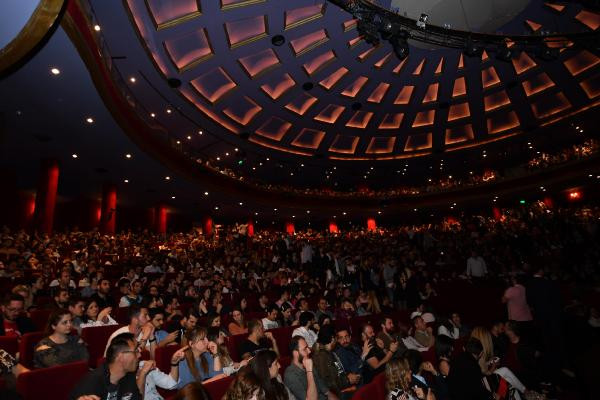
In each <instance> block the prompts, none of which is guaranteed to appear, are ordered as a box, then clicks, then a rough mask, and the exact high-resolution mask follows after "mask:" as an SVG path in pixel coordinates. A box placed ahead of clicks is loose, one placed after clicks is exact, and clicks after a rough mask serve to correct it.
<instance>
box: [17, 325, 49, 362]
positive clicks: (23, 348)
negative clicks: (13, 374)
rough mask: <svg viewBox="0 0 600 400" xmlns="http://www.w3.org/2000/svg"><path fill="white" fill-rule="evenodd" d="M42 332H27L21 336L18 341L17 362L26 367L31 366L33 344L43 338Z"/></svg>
mask: <svg viewBox="0 0 600 400" xmlns="http://www.w3.org/2000/svg"><path fill="white" fill-rule="evenodd" d="M44 336H45V334H44V332H29V333H26V334H24V335H23V336H21V341H20V342H19V363H21V364H23V365H24V366H26V367H27V368H29V369H31V368H33V353H34V351H35V345H36V344H38V342H39V341H40V340H42V339H43V338H44Z"/></svg>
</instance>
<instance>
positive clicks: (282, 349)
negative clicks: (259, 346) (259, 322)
mask: <svg viewBox="0 0 600 400" xmlns="http://www.w3.org/2000/svg"><path fill="white" fill-rule="evenodd" d="M296 328H298V327H297V326H285V327H283V328H277V329H271V330H269V331H268V332H271V333H272V334H273V338H275V341H276V342H277V348H278V349H279V355H280V356H281V357H289V356H290V340H291V339H292V332H294V329H296Z"/></svg>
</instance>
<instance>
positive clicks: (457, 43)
mask: <svg viewBox="0 0 600 400" xmlns="http://www.w3.org/2000/svg"><path fill="white" fill-rule="evenodd" d="M329 1H330V2H331V3H334V4H336V5H337V6H339V7H341V8H342V9H344V10H346V11H348V12H349V13H350V14H352V16H353V17H354V18H356V19H357V29H358V32H359V34H360V35H362V36H364V38H365V41H366V42H367V43H370V44H373V45H377V44H379V42H380V39H383V40H386V41H388V42H390V44H391V45H392V47H393V48H394V52H395V53H396V55H397V56H398V58H400V59H402V58H406V56H407V55H408V51H409V50H408V39H410V40H415V41H418V42H422V43H427V44H431V45H435V46H440V47H447V48H453V49H459V50H462V51H463V52H464V53H465V55H468V56H481V54H482V53H483V51H484V50H485V51H486V52H488V53H496V58H498V59H499V60H505V61H509V60H510V59H512V58H514V57H516V56H518V54H519V52H521V51H524V50H526V51H533V52H535V53H536V54H538V55H539V56H540V58H542V59H544V60H553V59H555V58H556V57H557V55H558V53H559V52H560V50H561V49H563V48H566V47H570V46H572V45H577V46H581V47H585V48H588V49H590V50H592V51H594V52H596V51H597V50H598V43H600V32H577V33H551V32H548V31H543V32H540V33H539V34H536V35H496V34H487V33H478V32H467V31H461V30H456V29H451V28H450V26H449V25H446V26H443V27H441V26H436V25H431V24H429V23H428V19H429V16H428V15H427V14H425V13H423V14H421V16H420V17H419V19H418V20H417V21H415V20H413V19H411V18H408V17H405V16H403V15H400V14H397V13H395V12H393V11H390V10H388V9H386V8H384V7H381V6H380V5H378V4H376V3H375V2H371V1H369V0H329ZM509 44H510V46H509Z"/></svg>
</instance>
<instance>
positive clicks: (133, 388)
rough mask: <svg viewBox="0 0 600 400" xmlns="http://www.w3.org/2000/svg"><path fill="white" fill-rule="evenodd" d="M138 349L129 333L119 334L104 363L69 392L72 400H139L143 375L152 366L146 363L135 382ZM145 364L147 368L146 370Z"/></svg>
mask: <svg viewBox="0 0 600 400" xmlns="http://www.w3.org/2000/svg"><path fill="white" fill-rule="evenodd" d="M140 350H141V349H140V347H139V344H138V343H137V342H136V340H135V338H134V336H133V334H132V333H121V334H120V335H118V336H115V338H114V339H113V340H112V341H111V342H110V345H109V346H108V350H107V352H106V362H105V363H104V364H102V365H101V366H99V367H98V368H96V369H95V370H93V371H91V372H89V373H88V374H87V375H86V376H85V377H84V378H83V379H82V380H81V381H80V382H79V383H78V384H77V385H76V386H75V389H73V391H72V392H71V396H70V397H69V398H70V399H71V400H76V399H80V398H86V397H85V396H88V397H87V398H93V397H91V396H97V397H98V398H99V399H103V400H104V399H109V400H141V399H142V398H143V397H142V395H141V394H140V389H139V388H140V384H141V387H142V388H143V387H144V386H143V385H144V383H145V377H146V374H147V373H148V372H149V371H150V369H151V368H153V367H154V362H148V363H147V364H145V365H144V367H145V368H143V370H142V371H140V374H139V375H140V377H141V378H140V379H136V371H137V369H138V363H139V360H140V352H141V351H140ZM146 365H147V367H146Z"/></svg>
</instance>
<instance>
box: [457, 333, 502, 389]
mask: <svg viewBox="0 0 600 400" xmlns="http://www.w3.org/2000/svg"><path fill="white" fill-rule="evenodd" d="M482 355H483V346H482V344H481V342H480V341H479V340H477V339H475V338H470V339H469V340H468V341H467V343H466V344H465V351H464V352H463V353H462V354H460V355H459V356H458V357H456V358H455V359H454V360H453V361H452V368H450V374H449V375H448V379H447V381H448V389H449V391H450V398H451V399H460V400H492V399H494V395H493V394H492V393H491V392H490V391H488V390H487V389H486V387H485V386H484V385H483V375H482V373H481V368H480V367H479V363H478V360H479V358H481V356H482Z"/></svg>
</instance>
